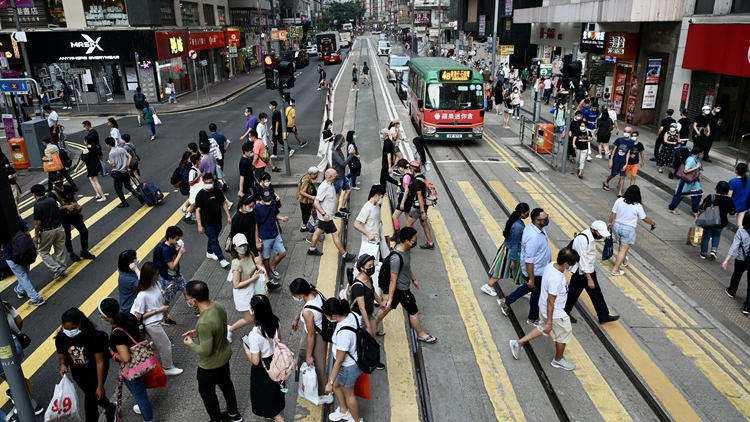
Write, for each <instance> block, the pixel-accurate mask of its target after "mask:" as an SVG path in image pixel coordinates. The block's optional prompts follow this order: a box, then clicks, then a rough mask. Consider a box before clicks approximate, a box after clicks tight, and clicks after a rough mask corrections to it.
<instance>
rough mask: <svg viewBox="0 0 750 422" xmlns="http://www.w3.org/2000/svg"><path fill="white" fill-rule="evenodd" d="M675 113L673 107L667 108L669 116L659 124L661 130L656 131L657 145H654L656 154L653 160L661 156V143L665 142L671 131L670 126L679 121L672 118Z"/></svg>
mask: <svg viewBox="0 0 750 422" xmlns="http://www.w3.org/2000/svg"><path fill="white" fill-rule="evenodd" d="M673 114H674V110H672V109H671V108H670V109H669V110H667V117H666V118H664V120H662V121H661V124H660V125H659V132H657V133H656V145H655V146H654V156H653V157H651V158H650V160H651V161H656V157H658V156H659V149H660V148H661V144H663V143H664V137H665V136H667V132H669V127H670V126H671V125H672V123H677V122H676V121H675V120H674V119H673V118H672V115H673Z"/></svg>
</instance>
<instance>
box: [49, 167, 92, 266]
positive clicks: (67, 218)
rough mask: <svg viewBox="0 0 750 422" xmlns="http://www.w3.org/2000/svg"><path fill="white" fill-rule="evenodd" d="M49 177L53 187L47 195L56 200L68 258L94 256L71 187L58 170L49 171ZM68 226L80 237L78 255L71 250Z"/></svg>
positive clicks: (81, 211)
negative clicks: (79, 251)
mask: <svg viewBox="0 0 750 422" xmlns="http://www.w3.org/2000/svg"><path fill="white" fill-rule="evenodd" d="M49 177H50V179H51V180H52V186H53V188H52V191H51V192H50V193H49V194H48V195H47V196H48V197H49V198H52V199H53V200H55V201H57V206H58V209H59V210H60V220H61V221H62V226H63V230H64V231H65V249H66V250H67V251H68V255H70V259H72V260H73V262H78V261H80V260H81V258H83V259H94V258H96V256H94V255H93V254H92V253H91V252H89V230H88V229H87V228H86V223H84V222H83V210H82V207H81V205H80V204H78V201H77V200H76V195H75V192H74V191H73V188H72V187H71V186H70V185H66V184H64V183H63V177H62V175H61V174H60V173H58V172H53V173H50V175H49ZM70 226H73V227H74V228H75V229H76V230H78V235H79V237H80V239H81V255H80V256H79V255H76V254H75V253H74V252H73V241H72V240H71V230H70Z"/></svg>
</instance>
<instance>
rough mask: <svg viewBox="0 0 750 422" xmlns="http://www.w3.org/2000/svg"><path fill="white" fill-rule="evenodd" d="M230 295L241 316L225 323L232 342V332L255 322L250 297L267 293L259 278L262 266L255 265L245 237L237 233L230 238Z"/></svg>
mask: <svg viewBox="0 0 750 422" xmlns="http://www.w3.org/2000/svg"><path fill="white" fill-rule="evenodd" d="M232 245H233V246H234V248H233V249H232V289H233V290H232V296H233V297H234V308H235V309H236V310H237V312H239V313H241V314H242V318H240V319H239V320H237V322H235V323H234V324H233V325H227V340H229V342H230V343H231V342H232V334H233V333H234V331H235V330H238V329H240V328H242V327H244V326H246V325H250V324H252V323H254V322H255V318H254V317H253V314H252V312H251V311H250V299H252V297H253V296H255V295H256V294H258V295H265V294H268V288H267V287H266V283H265V282H263V279H265V277H264V278H263V279H261V275H263V274H265V270H264V269H263V267H258V266H256V265H255V261H254V260H253V256H252V254H251V253H250V250H249V248H248V241H247V237H245V235H244V234H242V233H237V234H236V235H234V237H233V238H232Z"/></svg>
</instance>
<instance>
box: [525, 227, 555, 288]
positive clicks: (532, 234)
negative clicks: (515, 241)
mask: <svg viewBox="0 0 750 422" xmlns="http://www.w3.org/2000/svg"><path fill="white" fill-rule="evenodd" d="M550 262H552V250H551V249H550V247H549V242H548V241H547V232H546V231H545V230H544V228H542V229H541V230H540V229H539V228H538V227H537V226H535V225H533V224H529V225H527V226H526V228H524V229H523V235H522V240H521V270H522V271H523V275H524V276H526V277H528V276H529V273H528V271H527V270H526V264H527V263H529V264H534V275H535V276H538V277H541V276H542V274H544V267H545V266H546V265H547V264H549V263H550Z"/></svg>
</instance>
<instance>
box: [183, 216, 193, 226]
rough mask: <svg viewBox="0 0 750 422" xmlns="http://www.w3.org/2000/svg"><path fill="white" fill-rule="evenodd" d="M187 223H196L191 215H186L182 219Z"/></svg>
mask: <svg viewBox="0 0 750 422" xmlns="http://www.w3.org/2000/svg"><path fill="white" fill-rule="evenodd" d="M182 221H184V222H185V223H187V224H195V221H193V220H191V219H190V217H185V218H183V219H182Z"/></svg>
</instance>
